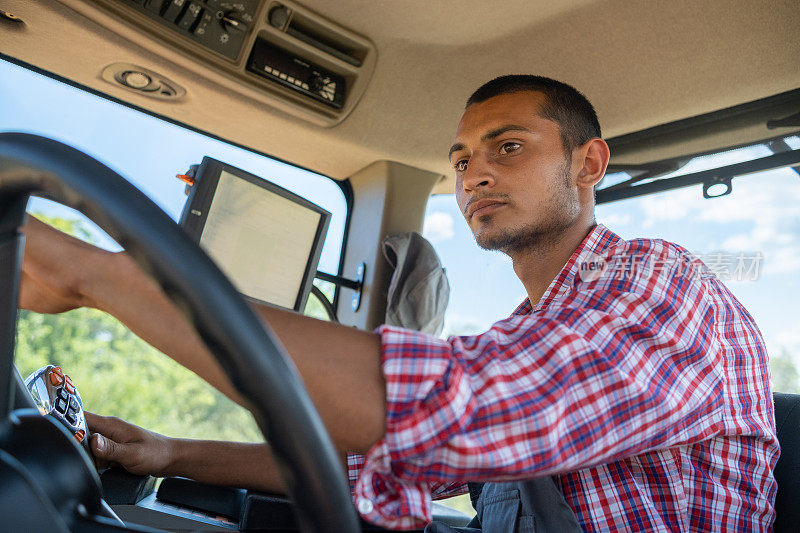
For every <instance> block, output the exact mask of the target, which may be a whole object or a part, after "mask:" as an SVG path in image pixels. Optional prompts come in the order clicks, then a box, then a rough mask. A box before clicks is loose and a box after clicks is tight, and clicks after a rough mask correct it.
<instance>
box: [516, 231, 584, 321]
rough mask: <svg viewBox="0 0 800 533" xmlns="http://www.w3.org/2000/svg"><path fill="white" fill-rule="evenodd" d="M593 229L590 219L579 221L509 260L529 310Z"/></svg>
mask: <svg viewBox="0 0 800 533" xmlns="http://www.w3.org/2000/svg"><path fill="white" fill-rule="evenodd" d="M595 225H596V223H595V221H594V217H592V219H591V220H581V221H579V222H578V223H576V224H575V225H574V226H572V227H571V228H569V229H568V230H567V231H565V232H564V233H563V234H561V235H560V236H559V237H557V238H555V239H552V240H550V241H549V242H546V243H543V244H542V245H540V246H537V247H534V248H529V249H527V250H525V251H522V252H519V253H517V254H514V255H513V256H512V257H511V259H512V261H513V263H514V272H515V273H516V274H517V277H518V278H519V279H520V281H522V285H523V286H524V287H525V291H526V292H527V293H528V299H529V300H530V302H531V306H533V307H536V304H537V303H538V302H539V300H541V298H542V296H544V293H545V291H546V290H547V287H548V286H550V282H552V281H553V278H555V277H556V276H557V275H558V273H559V272H560V271H561V269H562V268H564V265H565V264H566V263H567V261H569V258H570V257H571V256H572V253H573V252H574V251H575V249H576V248H577V247H578V246H579V245H580V243H581V242H583V239H585V238H586V236H587V235H588V234H589V232H590V231H591V230H592V228H593V227H594V226H595Z"/></svg>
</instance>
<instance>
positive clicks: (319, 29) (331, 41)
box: [267, 3, 367, 67]
mask: <svg viewBox="0 0 800 533" xmlns="http://www.w3.org/2000/svg"><path fill="white" fill-rule="evenodd" d="M267 19H268V20H269V23H270V25H271V26H272V27H273V28H276V29H278V30H281V31H284V32H286V33H287V34H289V35H291V36H292V37H294V38H295V39H298V40H300V41H302V42H304V43H306V44H307V45H310V46H313V47H314V48H316V49H317V50H319V51H321V52H323V53H325V54H328V55H330V56H333V57H335V58H336V59H339V60H341V61H344V62H345V63H349V64H351V65H353V66H354V67H360V66H361V64H362V62H363V59H364V56H365V55H366V54H367V49H365V48H364V46H363V45H361V46H360V45H359V43H356V42H354V41H352V40H351V39H348V38H347V37H344V36H343V35H341V34H339V33H337V32H335V31H333V30H332V29H331V28H330V27H326V26H325V25H322V24H320V22H319V20H314V19H312V18H310V17H309V16H306V15H303V14H302V13H300V12H297V11H295V10H292V9H289V8H288V7H286V6H285V5H283V4H279V3H273V4H272V5H270V8H269V13H268V15H267Z"/></svg>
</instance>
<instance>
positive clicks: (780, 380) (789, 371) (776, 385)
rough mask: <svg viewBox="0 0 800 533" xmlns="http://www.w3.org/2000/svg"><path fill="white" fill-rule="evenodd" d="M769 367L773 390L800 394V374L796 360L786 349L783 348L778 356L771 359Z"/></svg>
mask: <svg viewBox="0 0 800 533" xmlns="http://www.w3.org/2000/svg"><path fill="white" fill-rule="evenodd" d="M769 366H770V373H771V374H772V390H774V391H775V392H790V393H794V394H800V374H798V372H797V366H796V365H795V362H794V358H792V355H791V354H790V353H789V351H788V350H786V348H781V351H780V353H779V354H778V355H777V356H772V357H770V360H769Z"/></svg>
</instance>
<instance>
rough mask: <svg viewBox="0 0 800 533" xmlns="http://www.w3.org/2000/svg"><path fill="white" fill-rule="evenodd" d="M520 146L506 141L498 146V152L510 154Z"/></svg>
mask: <svg viewBox="0 0 800 533" xmlns="http://www.w3.org/2000/svg"><path fill="white" fill-rule="evenodd" d="M520 148H521V147H520V144H519V143H515V142H507V143H503V145H502V146H501V147H500V153H501V154H510V153H511V152H516V151H517V150H519V149H520Z"/></svg>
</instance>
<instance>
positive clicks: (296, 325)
mask: <svg viewBox="0 0 800 533" xmlns="http://www.w3.org/2000/svg"><path fill="white" fill-rule="evenodd" d="M24 266H25V271H27V273H28V276H27V277H28V279H27V280H26V281H23V291H22V301H23V305H26V306H27V307H28V308H29V309H34V310H42V311H44V312H54V311H57V309H53V308H51V307H43V308H41V309H37V308H36V307H37V303H38V301H39V300H41V299H42V298H37V297H36V293H37V291H38V292H46V293H48V294H53V293H55V294H57V295H60V296H59V298H61V299H64V300H67V301H68V302H72V304H73V305H72V306H74V305H89V306H92V307H95V308H97V309H100V310H103V311H105V312H108V313H110V314H111V315H113V316H115V317H116V318H118V319H119V320H120V321H121V322H123V323H124V324H125V325H126V326H127V327H128V328H130V329H131V331H133V332H134V333H136V334H137V335H139V336H140V337H141V338H142V339H144V340H145V341H146V342H148V343H149V344H151V345H153V346H154V347H156V348H157V349H159V350H161V351H162V352H164V353H165V354H167V355H169V356H170V357H171V358H173V359H174V360H175V361H177V362H178V363H180V364H182V365H183V366H185V367H187V368H189V369H190V370H192V371H193V372H195V373H197V374H198V375H199V376H200V377H202V378H203V379H205V380H206V381H208V382H209V383H211V384H212V385H213V386H214V387H216V388H218V389H219V390H221V391H222V392H223V393H225V394H226V395H228V396H229V397H231V398H232V399H234V400H235V401H238V402H240V403H241V397H240V396H239V394H238V393H237V392H236V390H235V389H234V388H233V386H232V385H231V384H230V382H229V381H228V379H227V378H226V376H225V375H224V373H223V371H222V369H221V368H220V366H219V365H218V364H217V362H216V360H215V359H214V357H213V356H212V355H211V353H210V352H209V351H208V349H207V348H206V347H205V345H204V344H203V342H202V341H201V340H200V337H199V335H198V334H197V333H196V332H195V330H194V328H193V327H192V326H191V325H190V324H189V322H188V321H187V320H186V319H185V318H184V316H183V315H182V314H181V313H180V312H179V311H178V309H177V308H176V307H175V306H174V305H173V304H172V302H170V301H169V299H167V297H166V295H165V294H164V292H163V291H162V290H161V289H160V288H159V287H158V286H157V285H156V283H155V282H154V281H153V280H152V279H151V278H150V277H149V276H147V275H145V274H144V273H143V272H142V271H141V270H140V269H139V267H138V266H137V265H136V264H135V263H134V262H133V260H132V259H131V258H130V257H129V256H128V255H127V254H126V253H124V252H122V253H116V254H114V253H109V252H106V251H103V250H100V249H98V248H95V247H92V246H89V245H87V244H85V243H81V242H76V240H75V239H72V238H70V237H66V236H64V235H63V234H61V233H60V232H56V230H54V229H52V228H50V227H49V226H46V225H44V224H42V223H41V222H39V221H36V220H32V221H31V222H30V223H29V228H28V243H27V245H26V253H25V265H24ZM35 279H40V280H42V281H41V282H40V283H38V284H37V283H35V282H34V281H35ZM51 279H52V280H56V281H59V280H64V279H66V280H68V282H67V286H66V287H62V286H59V284H58V283H57V282H53V283H50V280H51ZM33 289H36V290H33ZM73 292H74V293H77V294H74V295H73V294H72V293H73ZM56 300H57V301H60V300H58V299H56ZM66 308H69V305H66V306H65V308H64V309H66ZM64 309H62V310H64ZM258 311H259V312H260V314H261V316H262V317H264V318H265V320H266V322H268V323H269V324H270V326H271V327H272V328H273V330H274V331H275V333H276V334H277V336H278V338H279V339H280V340H281V341H282V343H283V344H284V346H285V347H286V349H287V351H288V352H289V354H290V355H291V357H292V359H293V360H294V362H295V364H296V365H297V367H298V369H299V371H300V374H301V376H302V377H303V380H304V381H305V384H306V387H307V389H308V391H309V394H310V396H311V399H312V400H313V402H314V404H315V405H316V407H317V409H318V410H319V412H320V415H321V416H322V419H323V421H324V422H325V425H326V427H327V428H328V431H329V433H330V434H331V437H332V439H333V441H334V443H335V444H336V445H337V448H338V449H339V451H340V452H360V453H364V452H366V451H367V450H368V449H369V448H370V447H371V445H372V444H374V443H375V442H376V441H377V440H378V439H379V438H381V437H382V436H383V433H384V424H385V389H384V380H383V374H382V372H381V368H380V340H379V338H378V336H377V335H375V334H372V333H368V332H363V331H359V330H357V329H354V328H348V327H344V326H340V325H338V324H332V323H328V322H323V321H320V320H316V319H312V318H309V317H304V316H301V315H298V314H296V313H291V312H287V311H281V310H278V309H272V308H266V307H259V308H258Z"/></svg>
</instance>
